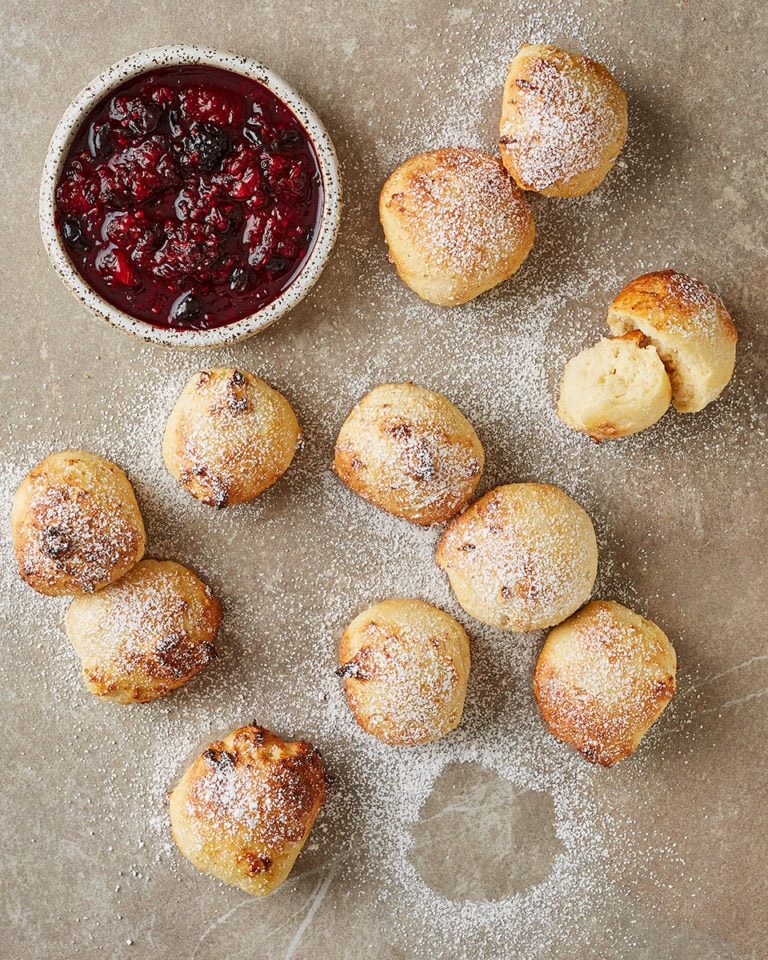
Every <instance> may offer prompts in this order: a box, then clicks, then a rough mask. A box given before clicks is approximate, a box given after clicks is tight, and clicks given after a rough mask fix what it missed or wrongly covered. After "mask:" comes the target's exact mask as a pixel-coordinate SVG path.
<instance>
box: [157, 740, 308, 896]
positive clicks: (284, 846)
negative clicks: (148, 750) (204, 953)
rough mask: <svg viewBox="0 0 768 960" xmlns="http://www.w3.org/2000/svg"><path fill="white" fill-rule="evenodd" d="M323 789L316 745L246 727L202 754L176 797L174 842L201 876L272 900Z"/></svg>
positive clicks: (171, 808) (172, 806)
mask: <svg viewBox="0 0 768 960" xmlns="http://www.w3.org/2000/svg"><path fill="white" fill-rule="evenodd" d="M325 783H326V781H325V770H324V767H323V760H322V757H321V756H320V753H319V752H318V751H317V750H316V749H315V748H314V747H313V746H312V744H311V743H307V742H306V741H305V740H298V741H295V742H287V741H285V740H281V739H280V737H277V736H275V734H274V733H270V731H269V730H266V729H265V728H264V727H260V726H258V725H257V724H255V723H254V724H253V725H252V726H248V727H240V729H239V730H233V731H232V733H230V734H228V735H227V736H226V737H224V739H223V740H217V741H215V742H214V743H211V744H210V745H209V746H208V748H207V749H206V750H203V752H202V753H201V754H200V755H199V756H198V757H197V758H196V759H195V760H194V762H193V763H192V765H191V766H190V767H189V768H188V769H187V770H186V772H185V773H184V775H183V776H182V778H181V780H179V782H178V784H177V785H176V787H175V788H174V789H173V790H172V791H171V793H170V801H169V814H170V818H171V833H172V834H173V839H174V840H175V841H176V845H177V846H178V848H179V850H180V851H181V854H182V856H184V857H186V858H187V860H189V861H190V863H192V864H193V865H194V866H195V867H197V869H198V870H200V871H202V872H203V873H207V874H210V875H211V876H214V877H218V879H219V880H223V881H224V882H225V883H229V884H231V885H232V886H234V887H239V888H240V889H241V890H245V892H246V893H252V894H255V895H256V896H258V897H263V896H266V894H268V893H272V891H273V890H276V889H277V888H278V887H279V886H280V884H281V883H282V882H283V881H284V880H285V879H286V877H287V876H288V874H289V873H290V872H291V868H292V867H293V864H294V861H295V860H296V858H297V857H298V855H299V853H300V852H301V848H302V847H303V846H304V842H305V840H306V839H307V836H308V835H309V831H310V830H311V829H312V824H313V823H314V822H315V817H317V814H318V812H319V810H320V807H321V806H322V805H323V801H324V800H325Z"/></svg>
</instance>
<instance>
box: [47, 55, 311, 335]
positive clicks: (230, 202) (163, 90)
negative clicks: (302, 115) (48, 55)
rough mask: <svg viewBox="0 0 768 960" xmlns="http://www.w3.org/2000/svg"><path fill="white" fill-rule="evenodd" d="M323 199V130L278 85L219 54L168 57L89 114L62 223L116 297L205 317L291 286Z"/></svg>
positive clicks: (202, 322)
mask: <svg viewBox="0 0 768 960" xmlns="http://www.w3.org/2000/svg"><path fill="white" fill-rule="evenodd" d="M322 205H323V193H322V178H321V175H320V170H319V167H318V162H317V157H316V155H315V151H314V148H313V146H312V143H311V141H310V139H309V136H308V135H307V132H306V131H305V129H304V127H303V126H302V125H301V123H300V121H299V120H298V119H297V117H296V116H295V115H294V114H293V112H292V111H291V110H290V109H289V108H288V107H287V106H286V105H285V104H284V103H283V102H282V101H281V100H280V99H279V98H278V97H276V96H275V94H273V93H272V92H271V91H270V90H268V89H267V88H266V87H265V86H263V85H262V84H261V83H258V82H257V81H256V80H251V79H249V78H247V77H243V76H240V75H239V74H234V73H229V72H228V71H226V70H220V69H217V68H215V67H168V68H163V69H159V70H155V71H150V72H148V73H144V74H141V75H139V76H137V77H134V78H133V79H131V80H130V81H128V82H127V83H125V84H123V85H122V86H121V87H119V88H118V89H116V90H114V91H112V93H111V94H109V96H107V97H105V98H104V99H103V100H102V101H101V102H100V103H98V104H97V106H96V107H94V109H93V110H92V111H91V113H90V114H89V115H88V117H87V118H86V119H85V121H84V122H83V124H82V125H81V127H80V129H79V130H78V132H77V135H76V136H75V138H74V141H73V143H72V146H71V147H70V150H69V153H68V155H67V158H66V161H65V163H64V167H63V172H62V174H61V177H60V180H59V183H58V184H57V187H56V225H57V227H58V230H59V232H60V234H61V237H62V239H63V241H64V245H65V247H66V249H67V252H68V253H69V256H70V258H71V260H72V262H73V263H74V265H75V266H76V268H77V270H78V272H79V273H80V275H81V276H82V277H83V279H84V280H85V281H86V283H88V284H89V286H91V287H92V288H93V289H94V290H95V291H96V292H97V293H98V294H99V295H100V296H101V297H103V298H104V299H105V300H107V301H108V302H109V303H111V304H113V305H114V306H115V307H118V308H119V309H121V310H124V311H125V312H126V313H128V314H130V315H131V316H133V317H136V318H138V319H140V320H144V321H147V322H149V323H151V324H153V325H154V326H158V327H174V328H177V329H186V330H203V329H208V328H211V327H220V326H225V325H226V324H229V323H234V322H235V321H237V320H240V319H242V318H243V317H246V316H249V315H250V314H252V313H255V312H256V311H257V310H259V309H260V308H261V307H263V306H265V305H266V304H268V303H271V302H272V301H273V300H275V299H277V297H278V296H280V294H281V293H282V292H283V291H284V290H285V289H286V288H287V287H288V286H289V285H290V284H291V282H292V281H293V279H294V278H295V277H296V275H297V274H298V273H299V272H300V270H301V268H302V266H303V265H304V263H305V261H306V259H307V257H308V255H309V253H310V251H311V249H312V245H313V242H314V237H315V233H316V231H317V227H318V220H319V217H320V213H321V210H322Z"/></svg>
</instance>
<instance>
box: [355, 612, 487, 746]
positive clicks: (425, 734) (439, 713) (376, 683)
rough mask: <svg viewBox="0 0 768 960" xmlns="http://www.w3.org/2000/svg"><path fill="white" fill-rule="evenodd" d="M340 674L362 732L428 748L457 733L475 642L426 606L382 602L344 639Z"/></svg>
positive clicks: (357, 619) (445, 616)
mask: <svg viewBox="0 0 768 960" xmlns="http://www.w3.org/2000/svg"><path fill="white" fill-rule="evenodd" d="M339 663H340V664H341V666H340V667H339V669H338V671H337V674H338V676H340V677H342V678H343V680H344V690H345V693H346V695H347V703H348V704H349V708H350V710H351V711H352V713H353V715H354V717H355V720H357V722H358V723H359V724H360V726H361V727H362V728H363V730H365V731H367V732H368V733H371V734H373V736H374V737H378V738H379V740H383V741H384V743H389V744H395V745H398V746H414V745H416V744H419V743H429V742H430V741H432V740H437V738H438V737H442V736H444V735H445V734H446V733H450V731H451V730H453V729H454V728H455V727H457V726H458V724H459V721H460V720H461V714H462V711H463V709H464V698H465V696H466V692H467V679H468V677H469V639H468V637H467V634H466V631H465V630H464V628H463V627H462V626H461V624H460V623H457V621H456V620H454V619H453V617H449V616H448V614H447V613H443V611H442V610H438V609H437V607H433V606H432V604H431V603H426V602H425V601H424V600H401V599H393V600H383V601H382V602H381V603H376V604H374V605H373V606H372V607H369V608H368V609H367V610H364V611H363V613H361V614H360V615H359V616H358V617H355V619H354V620H353V621H352V623H350V625H349V626H348V627H347V629H346V630H345V631H344V635H343V636H342V638H341V644H340V645H339Z"/></svg>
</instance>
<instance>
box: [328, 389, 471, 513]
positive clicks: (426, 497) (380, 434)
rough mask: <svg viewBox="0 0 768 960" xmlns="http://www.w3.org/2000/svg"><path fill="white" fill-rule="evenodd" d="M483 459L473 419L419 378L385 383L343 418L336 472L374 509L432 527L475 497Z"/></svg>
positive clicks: (337, 445)
mask: <svg viewBox="0 0 768 960" xmlns="http://www.w3.org/2000/svg"><path fill="white" fill-rule="evenodd" d="M484 463H485V454H484V452H483V447H482V444H481V443H480V440H479V439H478V437H477V434H476V433H475V431H474V428H473V427H472V424H471V423H470V422H469V421H468V420H467V418H466V417H465V416H464V415H463V414H462V413H461V411H460V410H459V409H458V408H457V407H455V406H454V404H453V403H451V401H450V400H448V399H447V398H446V397H444V396H442V394H439V393H435V392H434V391H433V390H428V389H427V388H426V387H419V386H417V385H416V384H415V383H385V384H382V385H381V386H378V387H375V388H374V389H373V390H371V392H370V393H368V394H366V396H364V397H363V398H362V400H360V401H359V403H357V404H356V405H355V407H354V408H353V409H352V411H351V413H350V414H349V416H348V417H347V419H346V420H345V422H344V424H343V426H342V428H341V430H340V432H339V436H338V439H337V440H336V452H335V458H334V469H335V470H336V473H337V474H338V476H339V478H340V479H341V480H342V481H343V482H344V483H345V484H346V485H347V486H348V487H349V488H350V490H354V492H355V493H357V494H359V496H361V497H363V498H364V499H365V500H368V501H369V502H370V503H372V504H374V506H377V507H379V508H380V509H382V510H386V511H387V512H388V513H393V514H395V516H398V517H404V518H405V519H406V520H411V521H412V522H413V523H418V524H422V525H428V524H432V523H441V522H443V521H444V520H447V519H448V518H449V517H452V516H453V515H454V514H455V513H457V512H458V511H459V510H461V508H462V507H463V506H465V505H466V504H467V503H468V502H469V501H470V499H471V498H472V494H473V493H474V491H475V488H476V487H477V484H478V482H479V480H480V475H481V474H482V472H483V465H484Z"/></svg>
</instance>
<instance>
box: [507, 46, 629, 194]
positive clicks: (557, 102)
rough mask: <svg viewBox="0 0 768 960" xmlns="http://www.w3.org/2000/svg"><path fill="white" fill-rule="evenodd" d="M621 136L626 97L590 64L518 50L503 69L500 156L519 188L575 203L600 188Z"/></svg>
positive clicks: (541, 49)
mask: <svg viewBox="0 0 768 960" xmlns="http://www.w3.org/2000/svg"><path fill="white" fill-rule="evenodd" d="M626 136H627V98H626V97H625V96H624V91H623V90H622V89H621V87H620V86H619V84H618V83H617V82H616V80H615V79H614V78H613V76H612V75H611V73H610V72H609V71H608V70H607V69H606V68H605V67H604V66H603V65H602V64H601V63H597V62H596V61H595V60H590V59H589V57H583V56H580V55H578V54H575V53H569V52H568V51H567V50H561V49H560V48H559V47H553V46H550V45H545V44H540V43H535V44H529V43H526V44H523V46H522V47H520V50H519V51H518V53H517V56H516V57H515V59H514V60H513V61H512V63H510V65H509V71H508V73H507V80H506V83H505V85H504V99H503V103H502V109H501V120H500V122H499V146H500V149H501V158H502V160H503V161H504V165H505V166H506V168H507V170H508V171H509V173H510V174H511V175H512V177H514V179H515V182H516V183H517V185H518V186H519V187H521V188H522V189H523V190H536V191H538V192H539V193H543V194H544V195H545V196H547V197H577V196H580V195H581V194H583V193H587V192H589V191H590V190H594V189H595V187H597V186H598V185H599V184H600V183H602V181H603V179H604V178H605V176H606V174H607V173H608V172H609V171H610V169H611V167H612V166H613V165H614V163H615V162H616V158H617V157H618V155H619V153H620V151H621V148H622V146H623V145H624V140H625V139H626Z"/></svg>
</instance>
